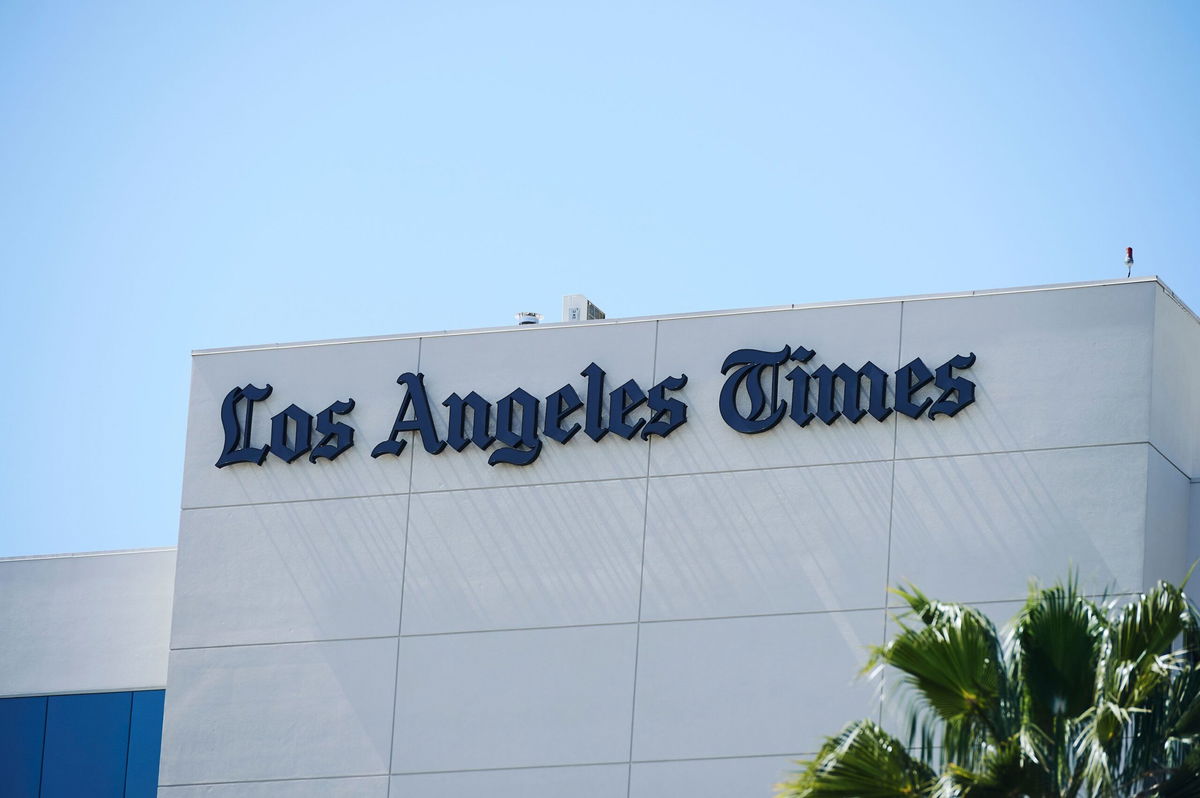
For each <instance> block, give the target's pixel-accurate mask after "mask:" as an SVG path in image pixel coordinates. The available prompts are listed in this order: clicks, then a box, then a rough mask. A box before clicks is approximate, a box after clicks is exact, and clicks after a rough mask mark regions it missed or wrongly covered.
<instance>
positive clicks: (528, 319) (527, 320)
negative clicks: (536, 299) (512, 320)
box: [517, 310, 542, 327]
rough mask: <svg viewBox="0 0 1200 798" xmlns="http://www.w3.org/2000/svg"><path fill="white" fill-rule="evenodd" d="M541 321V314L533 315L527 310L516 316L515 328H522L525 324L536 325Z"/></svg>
mask: <svg viewBox="0 0 1200 798" xmlns="http://www.w3.org/2000/svg"><path fill="white" fill-rule="evenodd" d="M541 320H542V314H541V313H534V312H532V311H529V310H523V311H521V312H520V313H518V314H517V326H518V327H524V326H525V325H526V324H537V323H538V322H539V321H541Z"/></svg>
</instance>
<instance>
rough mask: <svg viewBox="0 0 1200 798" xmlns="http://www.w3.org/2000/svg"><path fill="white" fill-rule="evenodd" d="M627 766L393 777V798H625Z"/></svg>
mask: <svg viewBox="0 0 1200 798" xmlns="http://www.w3.org/2000/svg"><path fill="white" fill-rule="evenodd" d="M628 782H629V766H628V765H590V766H585V767H557V768H522V769H520V770H477V771H472V772H466V773H423V774H420V775H414V776H393V777H392V793H391V795H392V798H463V796H467V795H486V796H487V797H488V798H566V796H570V798H626V790H627V788H628Z"/></svg>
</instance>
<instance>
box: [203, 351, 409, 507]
mask: <svg viewBox="0 0 1200 798" xmlns="http://www.w3.org/2000/svg"><path fill="white" fill-rule="evenodd" d="M419 347H420V342H419V341H418V339H416V338H406V339H400V340H394V341H364V342H357V343H341V344H323V345H316V346H311V345H310V346H291V347H280V348H270V349H255V350H245V351H239V352H229V353H221V354H200V355H196V356H195V357H193V359H192V389H191V401H190V403H189V406H188V437H187V449H186V453H185V455H184V473H183V506H184V507H185V508H189V507H212V506H224V505H233V504H255V503H261V502H281V501H302V500H308V499H332V498H341V497H347V496H378V495H382V494H389V493H403V492H405V491H407V490H408V483H409V476H410V473H411V469H412V464H411V462H410V460H409V458H410V451H409V449H410V448H411V447H406V449H405V451H404V452H402V453H401V455H400V456H399V457H392V456H385V457H380V458H379V459H373V458H372V457H371V449H372V448H373V447H374V446H375V444H376V443H378V442H380V441H382V440H385V439H387V437H388V435H389V434H390V432H391V429H392V422H393V421H395V418H396V412H397V411H398V410H399V409H400V402H401V400H402V399H403V397H404V390H403V388H402V387H401V386H399V385H397V384H396V378H397V377H398V376H400V374H401V373H403V372H405V371H416V370H417V357H418V349H419ZM247 384H253V385H255V386H256V387H259V388H262V387H263V386H265V385H267V384H270V385H271V387H272V392H271V395H270V396H269V397H268V398H266V399H264V400H263V401H261V402H258V403H256V404H255V406H254V421H253V424H252V432H253V434H252V438H251V444H252V445H253V446H255V447H257V446H261V445H262V444H263V443H270V438H271V418H272V416H274V415H275V414H276V413H279V412H280V411H282V410H284V409H285V408H287V407H288V406H289V405H292V404H295V405H296V406H298V407H300V408H302V409H303V410H305V411H306V412H308V413H309V414H311V415H312V416H314V417H315V416H316V415H317V413H319V412H320V411H322V410H324V409H325V408H326V407H329V406H330V405H331V404H332V403H333V402H336V401H345V400H347V399H354V400H355V406H354V410H352V411H351V412H350V413H349V414H347V415H346V416H344V417H342V416H334V420H340V421H344V422H346V423H348V424H350V425H351V426H352V427H354V428H355V435H354V446H353V447H352V448H351V449H348V450H347V451H345V452H344V453H342V454H341V455H340V456H339V457H338V458H337V459H336V460H334V461H333V462H330V461H329V460H317V461H316V462H309V459H308V455H304V456H302V457H300V458H299V459H298V460H295V461H294V462H292V463H285V462H284V461H283V460H281V459H279V458H278V457H276V456H275V455H273V454H268V455H267V457H266V460H265V461H264V462H263V464H262V465H261V466H256V465H253V464H249V463H237V464H233V465H228V466H225V467H224V468H216V466H215V464H216V462H217V458H218V457H219V456H220V454H221V452H222V450H223V447H224V443H225V438H224V432H223V428H222V426H221V403H222V402H223V401H224V399H225V395H226V394H227V393H229V391H230V390H231V389H233V388H235V387H244V386H245V385H247ZM243 404H245V403H244V402H243ZM244 412H245V410H244V408H243V409H242V412H241V413H240V414H239V418H243V417H244ZM314 435H315V430H314ZM317 441H318V438H317V437H314V439H313V443H314V444H316V443H317Z"/></svg>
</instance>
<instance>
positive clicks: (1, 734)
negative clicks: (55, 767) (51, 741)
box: [0, 696, 46, 798]
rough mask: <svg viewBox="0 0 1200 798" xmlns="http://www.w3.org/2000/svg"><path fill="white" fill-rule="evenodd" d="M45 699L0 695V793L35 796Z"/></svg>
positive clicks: (16, 797) (20, 797)
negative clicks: (4, 696)
mask: <svg viewBox="0 0 1200 798" xmlns="http://www.w3.org/2000/svg"><path fill="white" fill-rule="evenodd" d="M45 736H46V698H45V697H44V696H40V697H38V698H0V795H3V796H6V797H7V796H11V798H38V782H40V781H41V778H42V740H43V739H45Z"/></svg>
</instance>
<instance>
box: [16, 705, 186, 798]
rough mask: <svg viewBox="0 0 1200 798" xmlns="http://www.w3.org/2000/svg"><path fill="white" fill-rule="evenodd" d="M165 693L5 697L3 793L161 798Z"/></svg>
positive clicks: (19, 797) (39, 797) (35, 797)
mask: <svg viewBox="0 0 1200 798" xmlns="http://www.w3.org/2000/svg"><path fill="white" fill-rule="evenodd" d="M162 720H163V691H162V690H140V691H137V692H121V693H83V694H77V695H52V696H26V697H22V698H4V699H0V752H2V753H0V762H2V763H3V767H0V795H3V796H5V798H79V796H88V797H89V798H154V795H155V789H156V787H157V785H158V757H159V748H160V746H161V743H162Z"/></svg>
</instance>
